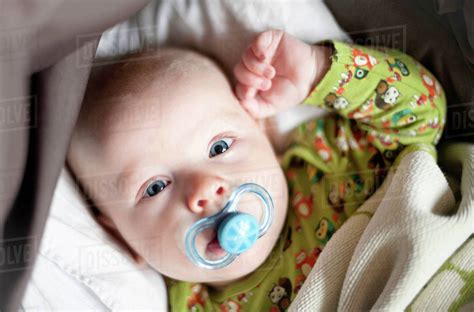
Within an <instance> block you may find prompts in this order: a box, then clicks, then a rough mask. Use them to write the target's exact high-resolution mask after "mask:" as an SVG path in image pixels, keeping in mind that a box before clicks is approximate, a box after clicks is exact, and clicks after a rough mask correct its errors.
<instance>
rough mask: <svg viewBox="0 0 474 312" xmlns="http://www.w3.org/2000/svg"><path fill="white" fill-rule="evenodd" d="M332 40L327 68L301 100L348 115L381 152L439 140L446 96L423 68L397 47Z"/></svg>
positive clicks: (346, 117)
mask: <svg viewBox="0 0 474 312" xmlns="http://www.w3.org/2000/svg"><path fill="white" fill-rule="evenodd" d="M332 44H333V45H334V50H335V52H334V54H333V56H332V64H331V67H330V69H329V71H328V72H327V73H326V75H325V77H324V78H323V79H322V80H321V82H320V83H319V84H318V85H317V86H316V88H315V89H314V90H313V92H312V93H311V94H310V96H309V97H308V98H307V99H306V100H305V102H304V103H305V104H311V105H318V106H322V107H325V108H327V109H329V110H331V111H335V112H336V113H337V114H339V115H340V116H341V117H343V118H344V119H352V120H353V121H355V122H356V124H357V126H358V128H359V129H361V130H365V131H366V133H367V138H366V139H367V141H368V142H370V143H372V144H373V145H374V146H375V147H376V148H377V149H379V150H380V151H382V152H384V151H386V150H395V149H400V147H403V146H406V145H411V144H416V143H429V144H436V143H437V142H438V140H439V138H440V136H441V133H442V129H443V125H444V122H445V115H446V99H445V95H444V91H443V89H442V88H441V85H440V84H439V82H438V81H437V80H436V78H435V77H434V76H433V75H432V74H431V73H430V72H429V71H428V70H427V69H425V68H424V67H423V66H422V65H420V64H419V63H418V62H417V61H415V60H414V59H413V58H411V57H409V56H408V55H406V54H404V53H401V52H399V51H395V50H389V49H373V48H369V47H363V46H357V45H348V44H345V43H341V42H332Z"/></svg>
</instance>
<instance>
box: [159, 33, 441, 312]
mask: <svg viewBox="0 0 474 312" xmlns="http://www.w3.org/2000/svg"><path fill="white" fill-rule="evenodd" d="M332 44H333V46H334V50H335V52H334V54H333V56H332V64H331V68H330V69H329V71H328V72H327V74H326V75H325V77H324V78H323V79H322V81H321V82H320V83H319V84H318V85H317V86H316V88H315V89H314V90H313V92H312V93H311V95H310V96H309V97H308V98H307V99H306V100H305V102H304V103H305V104H309V105H317V106H320V107H325V108H327V109H328V110H330V111H333V112H335V113H336V114H334V115H331V116H328V117H326V118H322V119H317V120H312V121H309V122H306V123H304V124H302V125H300V126H299V127H298V129H296V130H295V139H294V141H293V143H292V146H291V147H290V148H289V149H288V151H286V153H285V155H284V158H283V164H282V166H283V168H284V170H285V173H286V178H287V181H288V187H289V196H290V197H289V207H288V214H287V219H286V223H285V226H284V228H283V230H282V233H281V234H280V239H279V240H278V242H277V244H276V245H275V247H274V249H273V251H272V253H271V254H270V255H269V257H268V258H267V260H266V261H265V262H264V264H262V266H261V267H259V268H258V269H257V270H256V271H255V272H253V273H252V274H250V275H249V276H247V277H246V278H244V279H242V280H240V281H238V282H236V283H233V284H232V285H230V286H228V287H226V288H225V289H223V290H215V289H211V288H208V287H207V286H206V285H204V284H195V283H187V282H180V281H175V280H170V279H167V285H168V294H169V303H170V307H171V310H172V311H284V310H286V309H287V308H288V307H289V305H290V303H291V301H292V300H293V299H294V298H295V296H296V294H297V293H298V291H299V290H300V288H301V286H302V285H303V282H304V281H305V279H306V277H307V276H308V274H309V272H310V271H311V268H312V267H313V266H314V264H315V262H316V261H317V259H318V256H319V254H320V253H321V251H322V250H323V248H324V246H325V245H326V243H327V242H328V241H329V240H330V239H331V236H332V235H333V234H334V233H335V232H336V231H337V230H338V229H339V228H340V227H341V225H342V224H343V223H344V221H345V220H347V218H348V217H349V216H351V215H353V214H357V212H356V210H357V208H358V207H359V206H360V205H361V204H362V203H364V201H365V200H367V198H368V197H370V196H371V195H372V194H373V193H374V191H375V190H376V189H377V188H378V187H379V186H380V185H381V183H382V182H383V180H384V177H385V175H386V173H387V170H388V169H389V168H390V167H391V166H392V165H395V164H396V163H398V161H399V160H400V158H401V157H403V155H405V154H406V153H408V152H411V151H414V150H418V149H423V150H426V151H428V152H430V153H431V154H432V155H433V156H434V157H436V151H435V149H434V144H436V143H437V142H438V140H439V138H440V136H441V133H442V129H443V125H444V120H445V114H446V100H445V96H444V92H443V90H442V88H441V86H440V84H439V83H438V81H437V80H436V79H435V78H434V77H433V75H432V74H431V73H429V72H428V71H427V70H426V69H425V68H423V67H422V66H421V65H420V64H419V63H418V62H416V61H415V60H413V59H412V58H411V57H409V56H407V55H405V54H403V53H401V52H398V51H394V50H381V49H378V50H375V49H370V48H367V47H361V46H356V45H348V44H345V43H341V42H332Z"/></svg>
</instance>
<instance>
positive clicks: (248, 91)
mask: <svg viewBox="0 0 474 312" xmlns="http://www.w3.org/2000/svg"><path fill="white" fill-rule="evenodd" d="M235 93H236V95H237V98H238V99H239V100H245V99H250V98H253V97H254V96H255V94H256V93H257V90H256V89H255V88H252V87H248V86H246V85H243V84H241V83H238V84H237V86H236V87H235Z"/></svg>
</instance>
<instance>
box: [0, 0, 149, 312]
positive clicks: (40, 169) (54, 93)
mask: <svg viewBox="0 0 474 312" xmlns="http://www.w3.org/2000/svg"><path fill="white" fill-rule="evenodd" d="M148 1H149V0H133V1H130V0H71V1H60V0H45V1H20V0H3V1H0V310H4V311H11V310H17V308H18V306H19V304H20V301H21V299H22V297H23V294H24V291H25V288H26V286H27V282H28V279H29V277H30V275H31V269H32V267H33V264H34V260H35V257H36V251H37V248H38V246H39V243H40V240H41V236H42V233H43V229H44V225H45V221H46V217H47V215H48V211H49V206H50V203H51V198H52V195H53V192H54V188H55V186H56V182H57V179H58V176H59V173H60V170H61V168H62V166H63V164H64V160H65V154H66V151H67V148H68V144H69V139H70V135H71V132H72V129H73V126H74V124H75V121H76V117H77V114H78V111H79V108H80V104H81V101H82V96H83V94H84V89H85V85H86V82H87V78H88V76H89V70H90V66H91V61H92V59H93V57H94V54H95V50H96V44H97V40H98V38H99V36H100V33H101V32H102V31H104V30H105V29H106V28H108V27H110V26H112V25H114V24H115V23H117V22H120V21H121V20H124V19H126V18H127V17H128V16H130V15H131V14H134V13H135V12H136V11H138V10H139V9H141V8H142V7H143V6H145V5H146V4H147V3H148Z"/></svg>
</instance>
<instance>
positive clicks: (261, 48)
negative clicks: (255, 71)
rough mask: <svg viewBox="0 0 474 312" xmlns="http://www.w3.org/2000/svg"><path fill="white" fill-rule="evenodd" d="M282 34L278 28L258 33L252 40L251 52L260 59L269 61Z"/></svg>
mask: <svg viewBox="0 0 474 312" xmlns="http://www.w3.org/2000/svg"><path fill="white" fill-rule="evenodd" d="M283 35H284V32H283V31H282V30H278V29H275V30H267V31H264V32H262V33H260V34H259V35H258V36H257V38H255V40H254V41H253V42H252V45H251V48H252V51H253V53H254V54H255V55H256V56H257V58H258V59H259V60H260V61H262V62H266V63H269V62H270V60H271V59H272V58H273V56H274V55H275V52H276V50H277V48H278V45H279V44H280V41H281V39H282V37H283Z"/></svg>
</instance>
